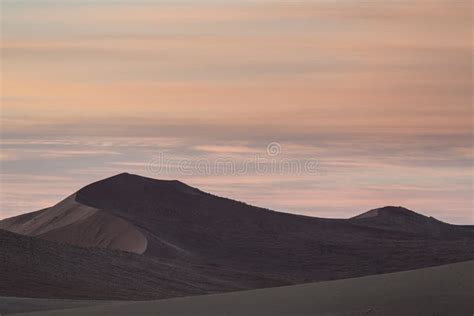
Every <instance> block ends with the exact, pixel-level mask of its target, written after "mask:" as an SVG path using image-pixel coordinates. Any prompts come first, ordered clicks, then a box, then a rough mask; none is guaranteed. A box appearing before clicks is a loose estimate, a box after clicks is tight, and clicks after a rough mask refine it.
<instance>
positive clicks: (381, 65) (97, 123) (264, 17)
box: [0, 0, 474, 224]
mask: <svg viewBox="0 0 474 316" xmlns="http://www.w3.org/2000/svg"><path fill="white" fill-rule="evenodd" d="M0 3H1V8H0V11H1V32H0V35H1V43H0V44H1V50H0V52H1V69H0V74H1V85H0V88H1V118H0V120H1V122H0V123H1V128H0V132H1V142H0V144H1V154H0V200H1V202H0V218H6V217H10V216H14V215H18V214H21V213H25V212H29V211H35V210H38V209H41V208H44V207H48V206H51V205H53V204H55V203H57V202H59V201H60V200H61V199H62V198H64V197H66V196H67V195H69V194H71V193H72V192H74V191H76V190H78V189H79V188H81V187H82V186H84V185H86V184H89V183H91V182H93V181H97V180H99V179H102V178H105V177H108V176H112V175H114V174H117V173H120V172H130V173H136V174H140V175H144V176H148V177H153V178H159V179H179V180H181V181H183V182H186V183H188V184H190V185H192V186H196V187H199V188H200V189H202V190H204V191H208V192H211V193H214V194H217V195H221V196H226V197H230V198H233V199H236V200H240V201H245V202H247V203H250V204H254V205H257V206H262V207H267V208H271V209H274V210H279V211H285V212H291V213H298V214H305V215H309V216H319V217H331V218H347V217H351V216H354V215H357V214H359V213H362V212H364V211H367V210H369V209H373V208H377V207H381V206H385V205H401V206H405V207H407V208H410V209H412V210H414V211H417V212H419V213H422V214H426V215H429V216H434V217H436V218H438V219H440V220H444V221H448V222H451V223H458V224H474V218H473V195H472V194H473V175H474V174H473V147H472V144H473V142H472V140H473V112H472V111H473V109H472V83H473V82H472V78H473V77H472V39H473V37H472V9H473V8H472V2H471V1H469V0H466V1H464V0H457V1H448V0H446V1H445V0H399V1H398V0H397V1H395V0H387V1H375V0H370V1H368V0H367V1H364V0H360V1H356V0H335V1H329V0H314V1H264V0H260V1H259V0H248V1H231V0H229V1H203V0H194V1H131V0H129V1H125V0H122V1H113V0H96V1H77V0H63V1H58V0H51V1H42V0H35V1H33V0H14V1H13V0H0ZM288 166H292V167H288Z"/></svg>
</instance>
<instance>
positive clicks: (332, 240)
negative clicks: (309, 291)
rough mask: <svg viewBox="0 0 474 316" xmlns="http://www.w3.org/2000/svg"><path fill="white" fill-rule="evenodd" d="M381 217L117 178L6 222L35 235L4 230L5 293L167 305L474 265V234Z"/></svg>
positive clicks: (389, 212) (412, 218)
mask: <svg viewBox="0 0 474 316" xmlns="http://www.w3.org/2000/svg"><path fill="white" fill-rule="evenodd" d="M374 213H376V214H374V216H371V217H367V216H365V217H364V216H363V217H362V218H360V219H357V218H356V219H325V218H314V217H307V216H299V215H294V214H287V213H281V212H275V211H271V210H268V209H263V208H258V207H254V206H251V205H247V204H245V203H242V202H238V201H233V200H230V199H226V198H221V197H218V196H214V195H211V194H208V193H205V192H202V191H200V190H198V189H196V188H192V187H190V186H187V185H186V184H184V183H181V182H179V181H167V180H155V179H150V178H145V177H140V176H136V175H131V174H119V175H116V176H113V177H111V178H107V179H104V180H101V181H98V182H95V183H92V184H90V185H88V186H86V187H84V188H82V189H80V190H79V191H78V192H77V193H76V194H75V195H73V196H72V197H69V198H68V199H66V200H65V201H63V202H61V203H59V204H58V205H55V206H53V207H51V208H49V209H45V210H41V211H38V212H34V213H30V214H26V215H23V216H19V217H16V218H12V219H7V220H4V221H0V227H4V228H5V229H8V230H13V231H16V232H19V233H23V234H26V235H30V236H34V238H26V237H25V236H18V235H15V236H12V235H9V234H5V233H2V232H0V242H3V245H2V248H3V249H4V250H5V251H3V252H0V279H2V281H3V282H0V295H3V296H28V297H42V298H58V297H60V298H69V299H75V298H81V299H86V298H87V299H107V300H116V299H126V300H131V299H133V300H139V299H163V298H170V297H179V296H190V295H201V294H214V293H222V292H228V291H236V290H250V289H256V288H265V287H272V286H284V285H294V284H301V283H308V282H316V281H328V280H337V279H344V278H354V277H360V276H367V275H373V274H381V273H389V272H396V271H404V270H412V269H417V268H425V267H430V266H436V265H442V264H448V263H454V262H460V261H466V260H473V259H474V227H464V226H457V225H450V224H447V223H442V222H440V221H437V220H434V219H432V218H429V217H426V216H423V215H420V214H417V213H415V212H412V211H409V210H406V209H399V208H394V207H386V208H383V209H380V210H378V211H377V212H374ZM38 237H39V238H38ZM43 239H47V240H43ZM40 241H41V242H40ZM47 241H53V242H47ZM77 246H81V247H84V248H79V247H77ZM115 250H125V251H127V252H124V251H115ZM2 283H3V284H2Z"/></svg>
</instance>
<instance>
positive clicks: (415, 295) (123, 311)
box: [30, 261, 474, 316]
mask: <svg viewBox="0 0 474 316" xmlns="http://www.w3.org/2000/svg"><path fill="white" fill-rule="evenodd" d="M473 310H474V262H473V261H470V262H463V263H457V264H450V265H444V266H439V267H434V268H425V269H420V270H412V271H405V272H398V273H390V274H382V275H377V276H368V277H361V278H354V279H345V280H337V281H328V282H319V283H311V284H304V285H295V286H285V287H280V288H272V289H261V290H252V291H242V292H234V293H227V294H216V295H205V296H197V297H187V298H177V299H168V300H161V301H149V302H131V303H126V302H124V303H115V304H110V305H101V306H93V307H86V308H76V309H74V308H73V309H65V310H58V311H49V312H37V313H32V314H30V315H45V316H46V315H70V316H75V315H90V316H94V315H116V316H121V315H142V316H146V315H181V316H186V315H189V316H191V315H192V316H198V315H206V316H208V315H216V316H217V315H227V316H232V315H236V316H237V315H239V316H240V315H258V316H265V315H269V316H270V315H301V316H302V315H397V316H398V315H471V314H472V311H473Z"/></svg>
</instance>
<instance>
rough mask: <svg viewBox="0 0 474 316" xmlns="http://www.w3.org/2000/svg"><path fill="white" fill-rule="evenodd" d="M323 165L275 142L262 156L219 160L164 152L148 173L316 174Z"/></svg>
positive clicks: (152, 160) (197, 174) (218, 158)
mask: <svg viewBox="0 0 474 316" xmlns="http://www.w3.org/2000/svg"><path fill="white" fill-rule="evenodd" d="M318 168H319V163H318V160H317V159H315V158H306V159H302V158H299V159H295V158H285V157H283V155H282V146H281V144H280V143H277V142H271V143H269V144H268V145H267V146H266V152H265V154H264V155H262V154H253V155H247V156H245V157H244V158H242V157H241V156H219V157H216V158H195V159H172V158H171V157H168V156H167V155H166V154H165V153H164V152H161V153H158V154H157V155H155V156H154V157H152V159H151V160H150V162H149V164H148V172H149V173H150V174H152V175H155V176H156V175H182V176H211V175H226V176H235V175H248V174H256V175H268V174H276V175H316V174H317V173H318Z"/></svg>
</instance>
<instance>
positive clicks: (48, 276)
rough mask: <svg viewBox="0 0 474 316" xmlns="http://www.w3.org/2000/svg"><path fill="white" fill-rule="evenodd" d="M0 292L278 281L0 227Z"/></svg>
mask: <svg viewBox="0 0 474 316" xmlns="http://www.w3.org/2000/svg"><path fill="white" fill-rule="evenodd" d="M0 249H1V251H0V280H1V282H0V296H13V297H38V298H63V299H67V298H76V299H119V300H124V299H128V300H140V299H161V298H170V297H177V296H189V295H199V294H210V293H219V292H225V291H237V290H244V289H251V288H259V287H264V286H276V285H282V283H281V282H279V281H275V280H270V279H265V278H263V277H261V276H260V275H256V274H246V273H242V272H239V271H234V270H231V269H226V268H218V267H207V266H199V265H192V264H188V263H186V262H183V261H180V262H168V261H162V260H160V259H159V258H151V257H147V256H143V255H138V254H134V253H130V252H123V251H116V250H109V249H101V248H84V247H76V246H72V245H68V244H60V243H57V242H51V241H48V240H43V239H39V238H36V237H28V236H23V235H18V234H15V233H12V232H8V231H5V230H0Z"/></svg>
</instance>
